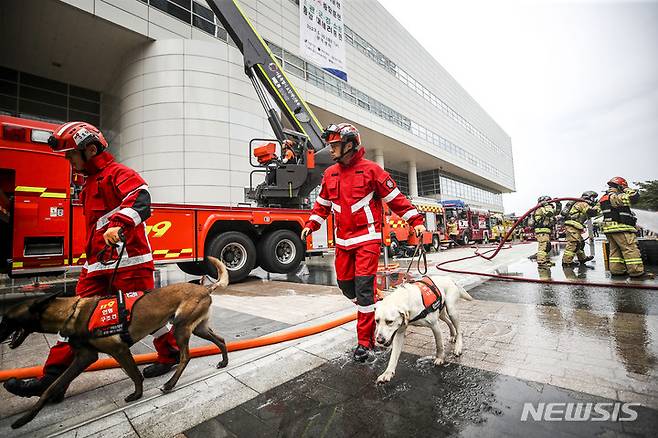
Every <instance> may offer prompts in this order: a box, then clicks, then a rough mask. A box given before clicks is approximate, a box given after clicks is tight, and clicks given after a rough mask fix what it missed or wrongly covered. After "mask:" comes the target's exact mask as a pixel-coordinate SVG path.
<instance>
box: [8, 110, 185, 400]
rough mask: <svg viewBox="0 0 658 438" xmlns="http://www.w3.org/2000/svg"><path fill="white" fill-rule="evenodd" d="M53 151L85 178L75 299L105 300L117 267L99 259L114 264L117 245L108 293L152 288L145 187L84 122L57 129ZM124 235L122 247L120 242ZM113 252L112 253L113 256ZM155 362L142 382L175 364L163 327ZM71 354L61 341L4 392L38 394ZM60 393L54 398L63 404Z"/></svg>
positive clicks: (172, 341) (171, 342) (157, 336)
mask: <svg viewBox="0 0 658 438" xmlns="http://www.w3.org/2000/svg"><path fill="white" fill-rule="evenodd" d="M48 144H49V145H50V146H51V148H52V149H53V150H54V151H56V152H65V155H66V158H67V159H68V160H69V162H70V163H71V165H72V167H73V168H74V169H75V170H76V171H78V172H82V173H83V174H85V175H86V180H85V183H84V186H83V188H82V192H81V195H80V200H81V202H82V205H83V212H84V216H85V226H86V229H87V243H86V245H85V253H86V255H87V262H86V263H85V265H84V267H83V268H82V272H81V273H80V278H79V280H78V283H77V286H76V295H78V296H80V297H90V296H104V295H107V294H108V288H109V283H110V281H111V278H112V273H113V271H114V268H115V265H116V263H114V262H113V263H109V264H103V263H101V261H99V260H98V258H97V257H98V254H99V252H101V250H103V249H104V248H105V246H106V245H119V248H115V247H112V249H111V251H112V253H113V257H112V258H113V259H116V257H117V255H118V254H119V250H120V246H121V245H124V244H125V245H126V248H125V250H124V253H125V254H124V257H123V258H122V259H121V263H120V265H119V269H118V271H117V275H116V278H115V279H114V282H113V284H112V289H113V290H112V293H116V291H117V290H121V291H123V292H129V291H145V290H149V289H153V287H154V281H153V271H154V265H153V254H152V253H151V247H150V245H149V242H148V238H147V236H146V225H145V224H144V221H145V220H146V219H148V218H149V217H150V216H151V196H150V194H149V191H148V186H147V185H146V183H145V182H144V180H143V179H142V177H141V176H139V174H138V173H137V172H135V171H134V170H132V169H130V168H128V167H126V166H124V165H122V164H119V163H117V162H115V161H114V157H113V156H112V155H111V154H110V153H109V152H107V151H106V149H107V147H108V144H107V141H106V140H105V138H104V137H103V134H102V133H101V132H100V131H99V130H98V129H97V128H96V127H94V126H92V125H91V124H89V123H85V122H69V123H65V124H63V125H61V126H59V127H58V128H57V129H55V131H54V132H53V135H52V136H51V137H50V139H49V140H48ZM120 232H123V233H124V236H125V243H124V242H121V238H120ZM114 251H116V253H114ZM153 336H154V337H155V339H154V341H153V344H154V346H155V349H156V351H157V353H158V359H157V362H156V363H155V364H153V365H150V366H148V367H146V368H145V369H144V373H143V374H144V377H155V376H159V375H162V374H165V373H166V372H167V371H169V370H170V369H171V368H173V367H174V365H175V364H176V363H177V362H178V347H177V346H176V342H175V339H174V336H173V334H172V333H171V331H170V330H169V328H167V326H165V327H164V328H163V329H161V330H159V331H158V332H155V333H153ZM73 358H74V351H73V349H72V348H71V346H70V345H69V344H68V342H67V340H66V339H65V338H61V339H60V340H58V342H57V343H56V344H55V345H54V346H53V347H52V348H51V349H50V353H49V355H48V359H47V360H46V363H45V365H44V368H43V376H42V377H41V378H38V379H30V380H18V379H10V380H8V381H7V382H5V384H4V386H5V388H6V389H7V390H8V391H9V392H11V393H12V394H15V395H18V396H21V397H33V396H38V395H41V394H42V393H43V392H44V391H45V390H46V389H47V388H48V387H49V386H50V384H51V383H53V382H54V381H55V380H56V379H57V378H58V377H59V376H60V375H61V374H62V373H63V372H64V371H65V370H66V368H67V367H68V366H69V365H70V364H71V362H72V361H73ZM63 397H64V394H63V393H62V394H61V396H59V397H58V399H59V401H61V399H63Z"/></svg>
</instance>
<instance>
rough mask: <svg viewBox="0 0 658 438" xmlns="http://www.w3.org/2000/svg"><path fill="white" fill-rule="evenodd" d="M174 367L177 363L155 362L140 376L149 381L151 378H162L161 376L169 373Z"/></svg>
mask: <svg viewBox="0 0 658 438" xmlns="http://www.w3.org/2000/svg"><path fill="white" fill-rule="evenodd" d="M176 365H178V361H176V362H175V363H162V362H156V363H154V364H151V365H149V366H147V367H146V368H144V370H143V371H142V374H143V375H144V377H145V378H147V379H150V378H151V377H158V376H162V375H163V374H167V373H168V372H169V371H171V369H172V368H174V367H175V366H176Z"/></svg>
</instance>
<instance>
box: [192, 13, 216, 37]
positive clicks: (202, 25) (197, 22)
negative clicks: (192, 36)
mask: <svg viewBox="0 0 658 438" xmlns="http://www.w3.org/2000/svg"><path fill="white" fill-rule="evenodd" d="M192 25H193V26H194V27H196V28H198V29H201V30H202V31H204V32H206V33H208V34H210V35H212V36H215V25H214V24H213V23H211V22H209V21H207V20H204V19H203V18H201V17H199V16H197V15H193V16H192Z"/></svg>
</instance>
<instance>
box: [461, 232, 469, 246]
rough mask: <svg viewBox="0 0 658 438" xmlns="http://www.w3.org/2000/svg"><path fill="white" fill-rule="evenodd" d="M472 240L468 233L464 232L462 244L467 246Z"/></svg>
mask: <svg viewBox="0 0 658 438" xmlns="http://www.w3.org/2000/svg"><path fill="white" fill-rule="evenodd" d="M470 241H471V239H470V237H469V236H468V233H464V235H463V236H462V245H464V246H466V245H468V244H469V243H470Z"/></svg>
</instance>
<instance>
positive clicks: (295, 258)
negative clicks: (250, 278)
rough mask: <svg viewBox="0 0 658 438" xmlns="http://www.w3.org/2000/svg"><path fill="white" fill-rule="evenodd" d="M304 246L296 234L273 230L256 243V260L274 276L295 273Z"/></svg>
mask: <svg viewBox="0 0 658 438" xmlns="http://www.w3.org/2000/svg"><path fill="white" fill-rule="evenodd" d="M305 252H306V250H305V248H304V244H303V243H302V239H300V237H299V236H298V235H297V233H295V232H293V231H290V230H275V231H272V232H271V233H269V234H266V235H265V237H263V238H262V239H261V240H260V242H258V260H259V261H260V265H261V267H262V268H263V269H265V270H266V271H269V272H273V273H276V274H287V273H289V272H293V271H295V270H296V269H297V268H298V267H299V264H300V263H301V262H302V260H304V255H305Z"/></svg>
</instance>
